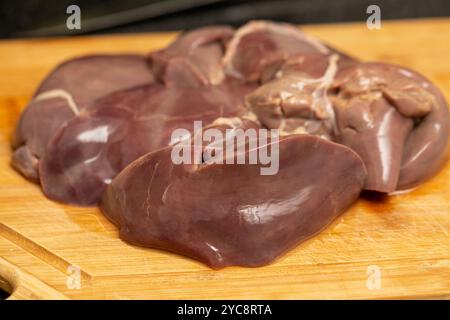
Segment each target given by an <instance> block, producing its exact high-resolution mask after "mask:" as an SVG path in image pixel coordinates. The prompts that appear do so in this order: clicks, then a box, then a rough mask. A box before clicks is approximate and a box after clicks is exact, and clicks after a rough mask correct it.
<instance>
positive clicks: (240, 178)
mask: <svg viewBox="0 0 450 320" xmlns="http://www.w3.org/2000/svg"><path fill="white" fill-rule="evenodd" d="M199 120H201V121H202V122H203V124H205V125H208V124H209V125H210V126H212V127H215V128H217V129H218V130H225V129H227V128H249V127H251V128H265V129H279V134H280V139H279V142H277V143H278V144H279V171H278V173H277V174H275V175H261V174H260V171H259V166H258V165H251V164H222V165H220V164H219V165H218V164H201V165H195V164H174V163H173V162H172V161H171V157H170V155H171V150H172V148H173V147H174V145H173V144H170V138H171V133H172V132H173V130H175V129H176V128H191V127H192V123H193V122H194V121H199ZM448 138H449V114H448V107H447V103H446V101H445V99H444V98H443V96H442V94H441V92H440V91H439V90H438V89H437V88H436V87H435V86H434V85H433V84H432V83H431V82H430V81H428V80H427V79H426V78H424V77H423V76H421V75H419V74H418V73H416V72H414V71H411V70H408V69H406V68H403V67H399V66H395V65H388V64H384V63H377V62H360V61H358V60H356V59H354V58H351V57H349V56H347V55H345V54H343V53H341V52H338V51H336V50H334V49H332V48H329V47H328V46H326V45H324V44H323V43H321V42H320V41H319V40H317V39H315V38H313V37H311V36H308V35H306V34H304V33H302V32H301V31H299V30H298V29H297V28H296V27H294V26H290V25H286V24H275V23H271V22H259V21H258V22H250V23H248V24H247V25H245V26H243V27H241V28H239V29H237V30H234V29H232V28H230V27H226V26H214V27H206V28H202V29H198V30H194V31H191V32H187V33H184V34H182V35H181V36H180V37H178V38H177V39H176V40H175V41H174V42H173V43H172V44H170V45H169V46H168V47H167V48H165V49H163V50H160V51H157V52H152V53H150V54H149V55H148V56H139V55H94V56H86V57H82V58H78V59H73V60H70V61H67V62H65V63H63V64H61V65H60V66H58V67H57V68H56V69H55V70H54V71H53V72H52V73H51V74H50V75H49V76H48V77H47V78H46V79H45V80H44V81H43V83H42V84H41V86H40V87H39V89H38V90H37V92H36V94H35V95H34V97H33V99H32V101H31V102H30V104H29V105H28V106H27V108H26V109H25V111H24V112H23V114H22V116H21V118H20V120H19V123H18V125H17V128H16V131H15V134H14V137H13V143H12V146H13V149H14V153H13V156H12V165H13V166H14V168H16V169H17V170H18V171H20V172H21V173H22V174H23V175H24V176H26V177H27V178H29V179H31V180H34V181H36V182H38V183H40V184H41V186H42V189H43V191H44V193H45V195H46V196H47V197H48V198H50V199H54V200H57V201H61V202H64V203H71V204H77V205H96V204H99V205H100V208H101V210H102V211H103V213H104V214H105V215H106V216H107V217H108V218H109V219H110V220H111V221H112V222H114V223H115V224H116V225H117V226H118V228H119V229H120V236H121V237H122V238H123V239H124V240H126V241H128V242H130V243H133V244H136V245H141V246H146V247H153V248H162V249H165V250H170V251H173V252H178V253H180V254H183V255H186V256H190V257H193V258H196V259H199V260H201V261H203V262H205V263H206V264H208V265H210V266H211V267H213V268H221V267H224V266H229V265H240V266H260V265H264V264H267V263H269V262H271V261H273V260H274V259H275V258H276V257H278V256H280V255H281V254H282V253H284V252H285V251H286V250H288V249H290V248H292V247H294V246H295V245H297V244H299V243H300V242H301V241H303V240H305V239H307V238H309V237H311V236H313V235H314V234H316V233H318V232H319V231H320V230H322V229H323V228H324V227H325V226H326V225H327V224H329V223H330V222H331V221H332V220H333V219H334V218H336V217H337V216H338V215H339V214H341V213H342V212H343V211H345V210H346V208H348V207H349V206H350V205H351V204H352V203H353V202H354V201H355V200H356V199H357V198H358V196H359V194H360V192H361V191H362V190H364V189H365V190H373V191H378V192H382V193H392V192H394V191H397V190H406V189H411V188H414V187H416V186H417V185H419V184H420V183H422V182H423V181H424V180H426V179H428V178H429V177H430V176H432V175H433V174H435V173H436V172H437V171H438V170H439V168H440V166H441V165H442V164H443V162H444V161H445V156H446V149H447V145H448Z"/></svg>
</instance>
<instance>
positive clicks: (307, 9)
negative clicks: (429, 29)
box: [0, 0, 450, 38]
mask: <svg viewBox="0 0 450 320" xmlns="http://www.w3.org/2000/svg"><path fill="white" fill-rule="evenodd" d="M71 4H76V5H78V6H80V8H81V27H82V29H81V31H74V30H68V29H67V28H66V24H65V23H66V19H67V17H68V15H67V14H66V8H67V7H68V6H69V5H71ZM370 4H376V5H378V6H380V8H381V18H382V20H388V19H405V18H421V17H442V16H450V0H425V1H424V0H411V1H406V0H380V1H374V0H109V1H106V0H28V1H25V0H15V1H11V0H10V1H8V0H0V37H1V38H16V37H43V36H58V35H74V34H77V33H82V34H93V33H112V32H115V33H117V32H145V31H156V30H180V29H190V28H194V27H198V26H202V25H207V24H219V23H224V24H231V25H234V26H238V25H241V24H242V23H244V22H246V21H248V20H251V19H271V20H278V21H286V22H293V23H297V24H306V23H327V22H347V21H365V20H366V19H367V16H368V15H367V14H366V9H367V7H368V6H369V5H370Z"/></svg>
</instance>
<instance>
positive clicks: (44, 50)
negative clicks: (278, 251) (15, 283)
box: [0, 19, 450, 299]
mask: <svg viewBox="0 0 450 320" xmlns="http://www.w3.org/2000/svg"><path fill="white" fill-rule="evenodd" d="M304 30H305V31H307V32H309V33H311V34H313V35H315V36H318V37H319V38H321V39H323V40H324V41H325V42H327V43H329V44H331V45H333V46H335V47H337V48H339V49H342V50H344V51H346V52H348V53H350V54H352V55H354V56H356V57H360V58H362V59H364V60H379V61H384V62H390V63H396V64H401V65H404V66H407V67H410V68H413V69H415V70H417V71H419V72H421V73H423V74H424V75H425V76H427V77H428V78H430V79H431V80H432V81H433V82H435V83H436V84H437V85H438V87H440V89H441V90H442V91H443V92H444V94H445V96H446V97H447V99H448V100H450V19H437V20H415V21H402V22H383V26H382V29H381V30H375V31H369V30H368V29H366V27H365V24H362V23H355V24H342V25H321V26H305V27H304ZM173 37H174V34H173V33H170V34H137V35H121V36H101V37H97V36H96V37H79V38H70V39H69V38H61V39H52V40H48V39H42V40H12V41H2V42H0V62H1V63H0V75H1V77H0V257H1V258H2V260H0V261H5V263H6V264H8V265H9V266H10V265H14V266H15V268H17V269H18V270H20V272H21V273H23V274H26V275H28V276H29V277H32V278H33V279H36V280H37V281H40V282H42V283H43V285H44V286H46V287H47V286H48V287H49V288H50V289H52V290H51V291H52V292H53V290H56V291H57V292H59V293H60V294H61V295H62V296H61V297H65V296H67V297H69V298H74V299H80V298H98V299H111V298H117V299H121V298H144V299H158V298H188V299H192V298H200V299H203V298H225V299H231V298H249V299H253V298H262V299H266V298H267V299H277V298H286V299H295V298H351V299H356V298H448V297H450V192H449V191H450V182H449V181H450V180H449V178H450V164H449V163H448V164H447V165H446V167H445V168H444V169H443V170H442V171H441V172H440V173H439V174H438V175H437V176H436V177H434V178H433V179H432V180H430V181H429V182H427V183H425V184H424V185H422V186H421V187H420V188H418V189H416V190H415V191H413V192H411V193H409V194H405V195H398V196H392V197H389V198H386V199H383V200H381V201H373V200H369V199H360V200H359V201H358V202H357V203H356V204H355V205H354V206H353V207H352V208H351V209H350V210H349V211H348V212H347V213H345V214H344V215H342V216H341V217H340V218H339V219H338V220H337V221H335V222H334V223H333V224H332V225H331V226H329V227H328V228H327V229H326V230H325V231H324V232H323V233H322V234H320V235H319V236H317V237H315V238H314V239H311V240H309V241H307V242H305V243H303V244H302V245H300V246H298V247H297V248H296V249H294V250H292V251H291V252H289V253H288V254H286V255H285V256H283V257H281V258H280V259H279V260H278V261H276V262H275V263H273V264H271V265H269V266H266V267H262V268H255V269H251V268H238V267H230V268H226V269H224V270H220V271H213V270H211V269H209V268H208V267H206V266H204V265H202V264H200V263H198V262H196V261H193V260H190V259H187V258H183V257H180V256H177V255H173V254H170V253H166V252H161V251H157V250H151V249H143V248H137V247H133V246H130V245H127V244H125V243H123V242H122V241H121V240H120V239H118V237H117V230H116V229H115V228H114V226H113V225H112V224H111V223H109V222H108V221H107V220H106V219H105V218H104V217H103V216H102V215H101V214H100V212H99V211H98V210H97V209H86V208H76V207H71V206H65V205H61V204H58V203H54V202H51V201H49V200H47V199H46V198H45V197H44V196H43V195H42V193H41V191H40V189H39V187H38V186H36V185H33V184H32V183H30V182H27V181H26V180H24V179H23V178H22V177H21V176H20V175H19V174H17V173H16V172H15V171H13V170H12V169H11V168H10V166H9V161H10V154H11V151H10V147H9V139H10V135H11V132H12V130H13V128H14V126H15V123H16V121H17V119H18V116H19V114H20V112H21V110H22V109H23V107H24V106H25V105H26V103H27V101H28V100H29V98H30V96H31V95H32V93H33V91H34V90H35V88H36V87H37V85H38V84H39V82H40V81H41V80H42V78H43V77H44V76H45V75H46V74H47V73H48V72H49V71H50V70H51V69H52V68H53V67H54V66H55V65H56V64H57V63H59V62H61V61H63V60H64V59H67V58H71V57H74V56H79V55H82V54H88V53H94V52H109V53H113V52H114V53H116V52H141V53H145V52H148V51H150V50H153V49H157V48H160V47H162V46H164V45H166V44H167V43H169V42H170V40H171V39H173ZM199 192H201V190H199ZM5 263H4V264H0V270H3V269H2V268H4V265H5ZM71 266H77V267H79V268H80V279H81V288H80V289H70V288H68V287H67V285H66V284H67V277H68V275H69V274H70V270H71V269H70V268H71ZM370 266H376V267H377V268H379V270H380V272H381V288H379V289H372V290H371V289H368V286H367V281H368V278H369V274H368V268H369V270H370ZM47 293H48V292H47ZM19 297H20V298H28V297H31V296H27V295H25V294H24V295H19ZM47 298H59V297H57V296H55V295H52V294H51V293H50V294H49V295H48V296H47Z"/></svg>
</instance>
